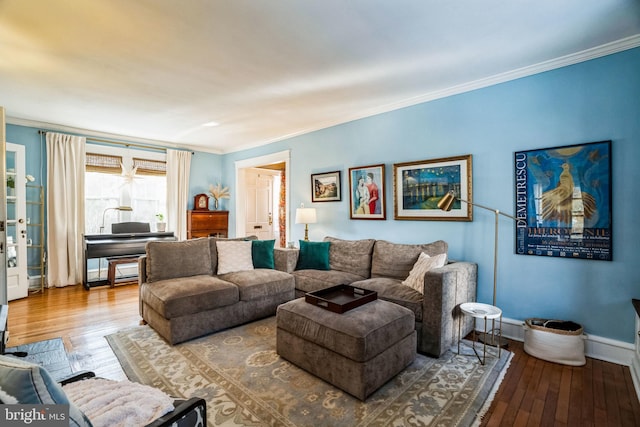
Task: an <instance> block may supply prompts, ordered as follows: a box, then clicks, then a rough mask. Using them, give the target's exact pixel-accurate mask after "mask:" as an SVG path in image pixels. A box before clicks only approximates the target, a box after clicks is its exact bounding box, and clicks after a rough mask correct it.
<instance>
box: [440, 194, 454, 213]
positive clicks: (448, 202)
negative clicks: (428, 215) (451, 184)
mask: <svg viewBox="0 0 640 427" xmlns="http://www.w3.org/2000/svg"><path fill="white" fill-rule="evenodd" d="M455 201H456V196H455V195H454V194H453V192H452V191H449V192H448V193H447V194H445V195H444V196H442V199H440V201H439V202H438V208H439V209H442V210H443V211H446V212H449V211H450V210H451V207H452V206H453V202H455Z"/></svg>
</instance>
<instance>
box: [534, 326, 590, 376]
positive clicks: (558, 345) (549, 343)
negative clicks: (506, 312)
mask: <svg viewBox="0 0 640 427" xmlns="http://www.w3.org/2000/svg"><path fill="white" fill-rule="evenodd" d="M546 321H547V320H546V319H527V320H525V324H524V351H525V352H527V354H530V355H531V356H534V357H537V358H538V359H542V360H546V361H548V362H555V363H562V364H564V365H571V366H582V365H584V364H585V363H587V361H586V359H585V357H584V340H585V335H584V333H583V332H584V331H583V328H582V327H580V329H578V330H577V331H563V330H560V329H552V328H547V327H545V326H540V325H541V324H544V323H545V322H546Z"/></svg>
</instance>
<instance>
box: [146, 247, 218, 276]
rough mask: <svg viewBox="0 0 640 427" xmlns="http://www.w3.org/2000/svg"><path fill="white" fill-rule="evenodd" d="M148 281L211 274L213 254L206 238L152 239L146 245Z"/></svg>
mask: <svg viewBox="0 0 640 427" xmlns="http://www.w3.org/2000/svg"><path fill="white" fill-rule="evenodd" d="M146 253H147V282H157V281H160V280H168V279H175V278H177V277H188V276H198V275H211V274H213V273H212V270H211V255H210V251H209V242H208V240H207V239H206V238H202V239H193V240H183V241H179V242H178V241H151V242H148V243H147V245H146Z"/></svg>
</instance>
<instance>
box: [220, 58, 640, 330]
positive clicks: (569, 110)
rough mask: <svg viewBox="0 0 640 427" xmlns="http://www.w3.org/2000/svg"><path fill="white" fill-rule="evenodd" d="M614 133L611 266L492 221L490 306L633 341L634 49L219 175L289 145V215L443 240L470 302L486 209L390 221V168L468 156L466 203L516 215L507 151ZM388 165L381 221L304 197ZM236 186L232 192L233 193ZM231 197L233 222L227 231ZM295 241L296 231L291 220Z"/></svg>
mask: <svg viewBox="0 0 640 427" xmlns="http://www.w3.org/2000/svg"><path fill="white" fill-rule="evenodd" d="M602 140H612V141H613V142H612V152H613V156H612V165H613V177H612V180H613V254H614V260H613V261H612V262H606V261H587V260H578V259H561V258H548V257H535V256H523V255H515V254H514V250H513V248H514V224H513V223H512V222H511V220H509V219H507V218H503V219H501V220H500V242H499V245H500V256H499V271H498V301H497V304H498V306H500V307H501V308H502V309H503V311H504V315H505V317H509V318H513V319H526V318H529V317H544V318H558V319H567V320H573V321H576V322H579V323H581V324H583V325H584V327H585V330H586V332H587V333H589V334H593V335H598V336H602V337H607V338H611V339H615V340H621V341H625V342H633V340H634V318H635V316H634V312H633V308H632V305H631V298H640V269H639V268H638V264H640V255H639V254H640V251H638V250H637V248H636V246H635V245H637V244H638V243H637V242H640V229H639V228H638V227H637V226H636V224H635V222H634V221H633V220H634V218H635V217H637V212H638V211H639V210H640V198H638V197H637V196H636V195H637V190H635V185H636V184H637V183H638V182H639V179H640V168H638V160H639V159H640V49H633V50H628V51H625V52H622V53H618V54H614V55H609V56H606V57H603V58H599V59H595V60H591V61H588V62H584V63H580V64H577V65H573V66H569V67H564V68H561V69H558V70H554V71H549V72H545V73H541V74H538V75H535V76H531V77H527V78H522V79H518V80H514V81H511V82H507V83H503V84H499V85H495V86H492V87H488V88H484V89H479V90H475V91H472V92H468V93H464V94H461V95H456V96H451V97H448V98H444V99H440V100H436V101H432V102H427V103H423V104H420V105H416V106H412V107H407V108H404V109H401V110H397V111H393V112H389V113H385V114H380V115H377V116H374V117H369V118H366V119H362V120H358V121H354V122H350V123H346V124H343V125H340V126H335V127H332V128H328V129H324V130H321V131H317V132H313V133H310V134H306V135H303V136H299V137H295V138H291V139H288V140H285V141H280V142H277V143H274V144H270V145H268V146H266V147H260V148H256V149H251V150H247V151H242V152H237V153H233V154H228V155H225V156H224V158H223V161H222V167H223V170H224V178H223V181H224V182H234V173H235V171H234V162H235V161H237V160H242V159H247V158H253V157H258V156H263V155H266V154H270V153H274V152H278V151H282V150H286V149H290V150H291V177H290V179H289V180H288V182H289V185H290V189H291V206H292V210H293V209H294V208H295V206H298V205H299V203H300V202H304V203H305V206H314V207H315V208H317V211H318V224H314V225H312V226H310V239H312V240H320V239H322V238H323V237H324V236H325V235H333V236H337V237H341V238H347V239H353V238H363V237H375V238H378V239H387V240H391V241H394V242H404V243H414V242H429V241H433V240H437V239H444V240H446V241H447V242H448V243H449V256H450V257H451V258H453V259H461V260H469V261H475V262H477V263H478V264H479V283H478V300H479V301H482V302H491V299H492V287H493V230H494V216H493V214H491V213H490V212H487V211H484V210H479V209H476V210H475V212H474V220H473V222H441V221H397V220H394V219H393V164H394V163H399V162H406V161H414V160H425V159H435V158H440V157H450V156H456V155H464V154H472V155H473V198H474V200H475V201H477V202H479V203H482V204H484V205H487V206H490V207H495V208H497V209H500V210H501V211H504V212H507V213H509V212H514V197H513V194H514V179H513V175H514V170H513V153H514V152H515V151H520V150H529V149H538V148H548V147H555V146H562V145H570V144H579V143H588V142H595V141H602ZM378 163H384V164H385V165H386V180H385V181H386V182H385V184H386V192H385V196H386V201H387V206H386V214H387V220H386V221H362V220H360V221H358V220H350V219H349V195H348V192H345V193H344V194H343V199H342V201H341V202H334V203H315V204H312V203H310V199H311V193H310V191H311V189H310V174H312V173H318V172H328V171H334V170H341V171H342V185H343V189H345V188H346V187H347V186H348V177H347V174H348V169H349V168H350V167H355V166H365V165H371V164H378ZM232 190H233V191H234V190H235V189H232ZM233 204H234V197H233V194H232V198H231V202H230V205H231V209H230V210H231V218H230V221H231V224H230V230H233V229H234V221H235V216H234V215H233ZM291 229H292V232H293V238H291V239H289V240H297V239H299V238H302V236H303V227H302V226H301V225H292V228H291Z"/></svg>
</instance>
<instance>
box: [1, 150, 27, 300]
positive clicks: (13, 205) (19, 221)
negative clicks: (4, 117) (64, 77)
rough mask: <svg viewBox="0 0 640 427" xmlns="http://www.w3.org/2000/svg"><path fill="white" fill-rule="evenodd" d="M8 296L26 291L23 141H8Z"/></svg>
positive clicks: (25, 293) (11, 296) (17, 296)
mask: <svg viewBox="0 0 640 427" xmlns="http://www.w3.org/2000/svg"><path fill="white" fill-rule="evenodd" d="M6 147H7V149H6V156H5V158H6V174H7V186H6V188H7V190H6V191H7V222H6V242H7V243H6V244H7V296H8V299H9V301H11V300H14V299H18V298H24V297H26V296H27V295H28V294H29V278H28V276H27V220H26V213H27V204H26V186H25V177H26V174H25V163H24V162H25V161H24V155H25V151H24V145H18V144H10V143H7V146H6Z"/></svg>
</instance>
